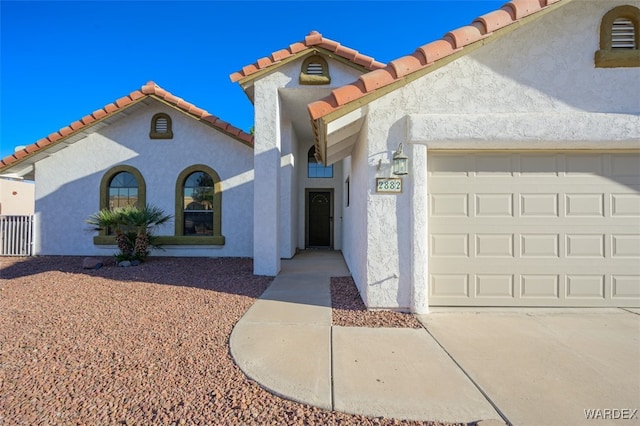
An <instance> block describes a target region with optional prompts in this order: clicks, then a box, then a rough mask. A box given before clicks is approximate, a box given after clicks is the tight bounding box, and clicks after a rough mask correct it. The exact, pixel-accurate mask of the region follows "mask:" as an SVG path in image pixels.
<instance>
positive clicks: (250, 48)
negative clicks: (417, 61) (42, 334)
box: [0, 0, 506, 158]
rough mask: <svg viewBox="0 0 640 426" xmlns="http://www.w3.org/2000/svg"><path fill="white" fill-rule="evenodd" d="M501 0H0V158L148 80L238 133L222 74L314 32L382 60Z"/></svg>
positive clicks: (234, 100) (243, 115)
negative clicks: (204, 111) (211, 115)
mask: <svg viewBox="0 0 640 426" xmlns="http://www.w3.org/2000/svg"><path fill="white" fill-rule="evenodd" d="M505 2H506V0H503V1H488V0H483V1H480V0H476V1H462V0H459V1H458V0H450V1H408V2H404V1H393V2H391V1H354V2H344V1H324V2H299V1H283V2H272V1H258V2H253V1H232V2H224V1H194V2H175V1H160V2H151V1H136V2H133V1H88V2H83V1H68V2H59V1H42V2H35V1H5V0H1V1H0V158H2V157H5V156H6V155H9V154H11V153H12V152H13V149H14V147H15V146H17V145H28V144H31V143H34V142H36V141H37V140H38V139H40V138H42V137H45V136H47V135H49V134H50V133H52V132H55V131H57V130H58V129H60V128H61V127H64V126H66V125H68V124H70V123H71V122H73V121H75V120H78V119H80V118H81V117H83V116H84V115H87V114H89V113H91V112H93V111H95V110H96V109H98V108H101V107H103V106H104V105H106V104H108V103H110V102H113V101H115V100H116V99H118V98H120V97H122V96H124V95H126V94H128V93H130V92H132V91H134V90H137V89H138V88H140V87H141V86H142V85H143V84H145V83H146V82H147V81H149V80H153V81H155V82H156V83H157V84H158V85H160V86H161V87H163V88H164V89H166V90H168V91H169V92H171V93H173V94H174V95H176V96H179V97H181V98H184V99H185V100H187V101H189V102H192V103H194V104H196V105H197V106H199V107H201V108H203V109H206V110H207V111H209V112H210V113H212V114H214V115H217V116H219V117H220V118H221V119H223V120H225V121H228V122H231V123H232V124H234V125H236V126H238V127H240V128H243V129H245V130H248V129H249V128H250V127H251V126H252V124H253V107H252V105H251V103H250V102H249V100H248V98H247V97H246V96H245V95H244V93H243V92H242V89H241V88H240V87H239V86H238V85H237V84H233V83H231V81H230V80H229V74H231V73H232V72H234V71H237V70H239V69H240V68H242V67H243V66H244V65H247V64H250V63H253V62H255V61H256V60H257V59H258V58H261V57H264V56H268V55H269V54H270V53H271V52H274V51H276V50H279V49H282V48H286V47H287V46H288V45H289V44H291V43H294V42H297V41H300V40H302V39H303V38H304V36H305V35H306V34H308V33H309V32H310V31H312V30H317V31H319V32H320V33H322V35H323V36H325V37H327V38H330V39H332V40H336V41H338V42H340V43H341V44H343V45H345V46H348V47H350V48H353V49H356V50H358V51H360V52H361V53H363V54H366V55H369V56H373V57H374V58H375V59H377V60H378V61H381V62H388V61H390V60H393V59H396V58H398V57H401V56H404V55H407V54H409V53H411V52H413V51H414V50H415V49H416V47H418V46H421V45H423V44H426V43H428V42H430V41H433V40H435V39H438V38H441V37H442V36H443V35H444V34H445V33H446V32H448V31H450V30H452V29H455V28H458V27H460V26H463V25H467V24H469V23H470V22H471V21H472V20H473V19H474V18H475V17H476V16H479V15H482V14H484V13H487V12H489V11H491V10H494V9H497V8H499V7H500V6H501V5H502V4H504V3H505Z"/></svg>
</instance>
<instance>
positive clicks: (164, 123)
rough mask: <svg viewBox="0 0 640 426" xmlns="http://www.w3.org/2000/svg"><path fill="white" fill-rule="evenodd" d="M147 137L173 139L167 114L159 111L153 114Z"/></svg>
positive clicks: (169, 118)
mask: <svg viewBox="0 0 640 426" xmlns="http://www.w3.org/2000/svg"><path fill="white" fill-rule="evenodd" d="M149 137H150V138H151V139H173V130H172V129H171V117H169V115H168V114H165V113H162V112H161V113H158V114H156V115H154V116H153V118H152V119H151V131H150V132H149Z"/></svg>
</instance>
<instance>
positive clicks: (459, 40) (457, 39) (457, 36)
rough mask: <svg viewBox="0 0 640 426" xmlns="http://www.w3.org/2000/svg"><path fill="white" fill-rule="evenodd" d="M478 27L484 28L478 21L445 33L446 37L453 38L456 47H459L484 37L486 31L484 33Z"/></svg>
mask: <svg viewBox="0 0 640 426" xmlns="http://www.w3.org/2000/svg"><path fill="white" fill-rule="evenodd" d="M478 27H482V28H483V30H484V25H483V24H482V23H476V24H475V25H467V26H464V27H460V28H458V29H455V30H453V31H450V32H448V33H447V34H445V38H449V39H451V40H453V43H454V47H455V48H456V49H459V48H461V47H464V46H466V45H468V44H471V43H474V42H476V41H478V40H480V39H481V38H482V36H483V35H484V34H485V33H486V31H485V32H484V33H483V32H482V30H480V28H478Z"/></svg>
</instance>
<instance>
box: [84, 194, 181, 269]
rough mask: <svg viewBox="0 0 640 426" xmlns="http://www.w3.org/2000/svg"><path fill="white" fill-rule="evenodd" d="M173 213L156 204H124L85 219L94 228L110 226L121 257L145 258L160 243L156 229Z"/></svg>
mask: <svg viewBox="0 0 640 426" xmlns="http://www.w3.org/2000/svg"><path fill="white" fill-rule="evenodd" d="M171 217H172V216H171V215H166V214H164V211H163V210H162V209H161V208H159V207H155V206H151V205H146V206H145V207H143V208H139V207H137V206H125V207H118V208H115V209H108V208H105V209H102V210H100V211H98V212H97V213H94V214H92V215H91V216H89V217H88V218H87V219H86V222H87V223H88V224H89V225H93V226H94V228H93V229H94V230H95V231H102V230H111V231H113V233H114V234H115V239H116V243H117V245H118V249H119V250H120V253H118V254H117V255H116V257H117V258H118V259H120V260H139V261H144V260H145V259H146V258H147V256H148V255H149V251H150V249H153V248H157V247H158V246H157V245H156V244H154V243H153V239H154V236H153V229H154V228H155V227H157V226H159V225H162V224H163V223H165V222H167V221H168V220H169V219H171Z"/></svg>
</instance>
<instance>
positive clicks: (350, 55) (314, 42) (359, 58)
mask: <svg viewBox="0 0 640 426" xmlns="http://www.w3.org/2000/svg"><path fill="white" fill-rule="evenodd" d="M311 47H317V48H322V49H326V50H328V51H330V52H334V53H335V54H336V55H338V56H340V57H342V58H344V59H347V60H348V61H351V62H353V63H355V64H357V65H360V66H361V67H363V68H366V69H368V70H374V69H378V68H383V67H384V66H385V64H383V63H381V62H378V61H376V60H374V59H373V58H371V57H369V56H366V55H362V54H360V53H358V51H357V50H354V49H350V48H348V47H345V46H342V45H341V44H340V43H338V42H337V41H334V40H330V39H328V38H325V37H323V36H322V34H320V33H319V32H317V31H311V32H310V33H309V34H308V35H307V36H305V38H304V40H303V41H301V42H297V43H293V44H291V45H289V47H288V48H286V49H281V50H278V51H276V52H273V53H272V54H271V56H270V57H267V58H260V59H258V61H257V62H256V63H254V64H250V65H247V66H245V67H243V68H242V70H240V71H237V72H234V73H232V74H230V75H229V78H230V79H231V81H232V82H237V81H239V80H242V79H243V78H245V77H248V76H250V75H252V74H255V73H256V72H258V71H260V70H262V69H265V68H268V67H270V66H273V65H275V64H277V63H278V62H280V61H282V60H283V59H286V58H288V57H290V56H292V55H295V54H298V53H300V52H304V51H305V50H307V49H309V48H311Z"/></svg>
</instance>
